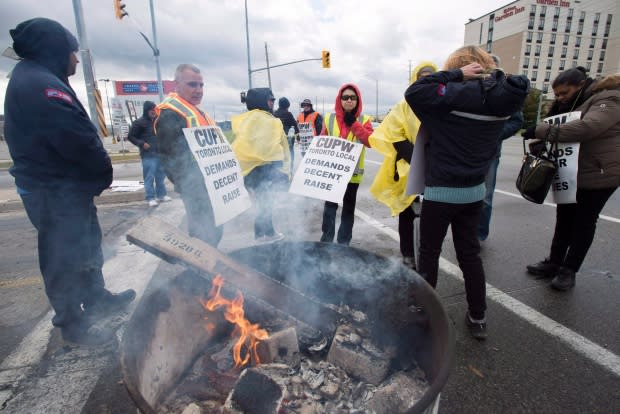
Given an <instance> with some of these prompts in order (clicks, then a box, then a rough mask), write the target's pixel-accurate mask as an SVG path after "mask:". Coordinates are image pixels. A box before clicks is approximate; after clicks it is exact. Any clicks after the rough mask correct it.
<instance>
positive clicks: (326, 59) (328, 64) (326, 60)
mask: <svg viewBox="0 0 620 414" xmlns="http://www.w3.org/2000/svg"><path fill="white" fill-rule="evenodd" d="M321 56H322V60H323V68H325V69H329V68H331V62H330V59H329V50H324V51H323V53H322V55H321Z"/></svg>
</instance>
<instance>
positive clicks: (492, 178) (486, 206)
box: [478, 157, 499, 241]
mask: <svg viewBox="0 0 620 414" xmlns="http://www.w3.org/2000/svg"><path fill="white" fill-rule="evenodd" d="M498 166H499V157H495V158H494V159H493V161H492V162H491V165H490V166H489V172H488V173H487V178H486V181H485V183H484V184H485V185H486V188H487V190H486V196H485V197H484V200H483V204H482V212H481V213H480V223H479V224H478V239H479V240H481V241H484V240H486V239H487V237H489V225H490V224H491V211H492V210H493V193H494V192H495V182H496V179H497V167H498Z"/></svg>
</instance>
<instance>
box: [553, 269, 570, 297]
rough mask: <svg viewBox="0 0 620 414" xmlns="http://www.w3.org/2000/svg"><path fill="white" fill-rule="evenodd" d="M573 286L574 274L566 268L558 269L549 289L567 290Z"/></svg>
mask: <svg viewBox="0 0 620 414" xmlns="http://www.w3.org/2000/svg"><path fill="white" fill-rule="evenodd" d="M574 286H575V272H574V271H573V270H572V269H569V268H568V267H564V266H562V267H560V269H559V270H558V271H557V274H556V275H555V277H554V278H553V280H552V281H551V287H552V288H554V289H555V290H562V291H564V290H569V289H572V288H573V287H574Z"/></svg>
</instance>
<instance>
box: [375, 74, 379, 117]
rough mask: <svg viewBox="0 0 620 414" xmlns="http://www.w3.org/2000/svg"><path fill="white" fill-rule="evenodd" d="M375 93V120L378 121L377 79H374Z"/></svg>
mask: <svg viewBox="0 0 620 414" xmlns="http://www.w3.org/2000/svg"><path fill="white" fill-rule="evenodd" d="M375 84H376V93H375V122H379V79H375Z"/></svg>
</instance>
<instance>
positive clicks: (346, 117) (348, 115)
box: [344, 112, 355, 126]
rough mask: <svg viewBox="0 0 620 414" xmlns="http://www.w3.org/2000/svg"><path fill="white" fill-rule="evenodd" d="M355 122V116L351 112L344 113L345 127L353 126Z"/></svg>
mask: <svg viewBox="0 0 620 414" xmlns="http://www.w3.org/2000/svg"><path fill="white" fill-rule="evenodd" d="M354 122H355V114H354V113H353V112H345V113H344V123H345V124H346V125H347V126H351V125H353V123H354Z"/></svg>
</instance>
